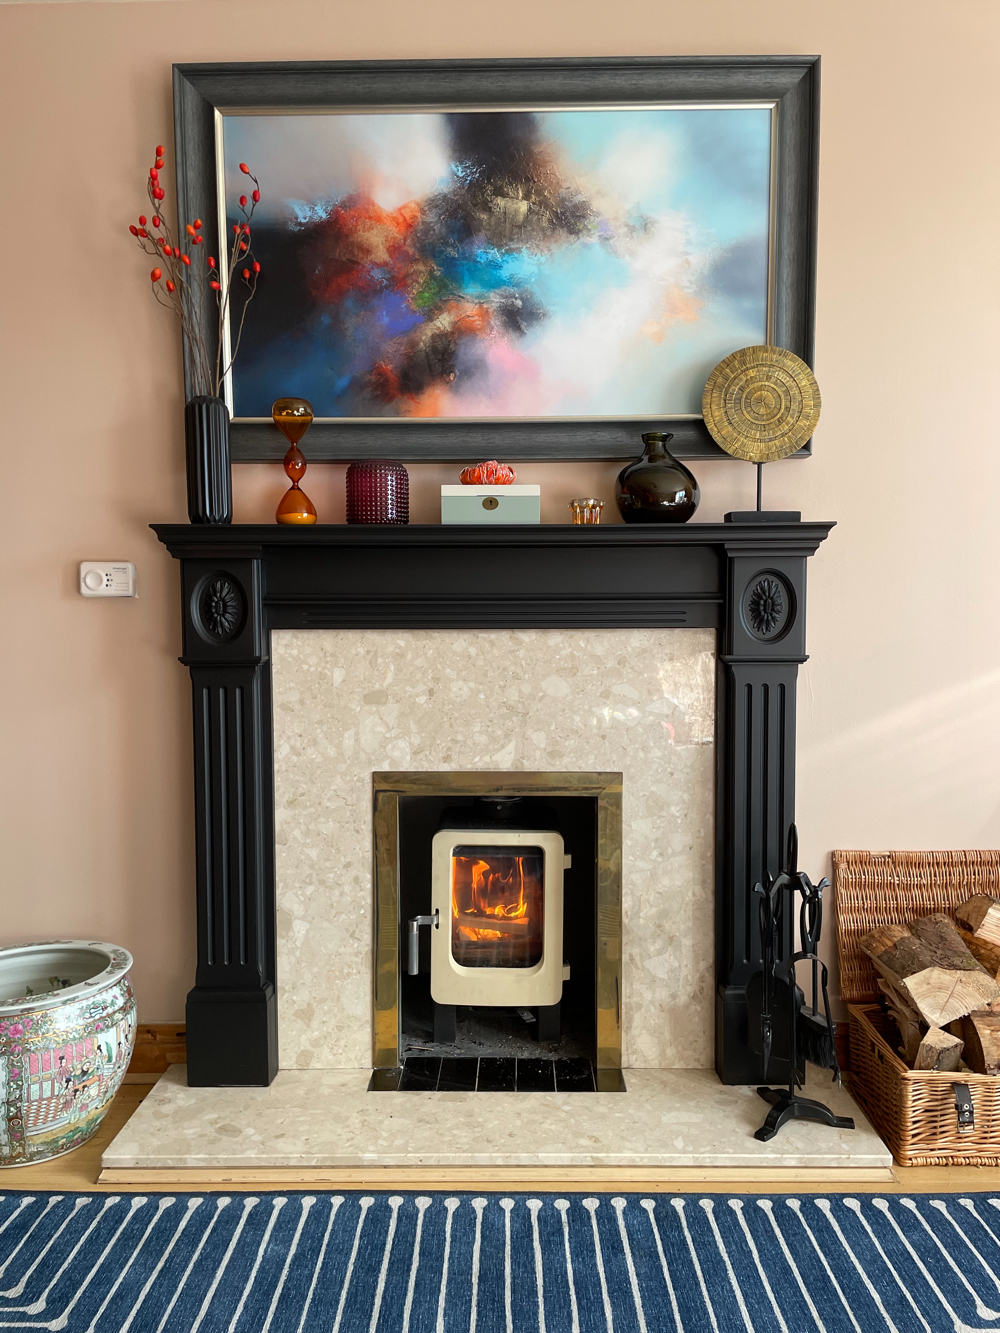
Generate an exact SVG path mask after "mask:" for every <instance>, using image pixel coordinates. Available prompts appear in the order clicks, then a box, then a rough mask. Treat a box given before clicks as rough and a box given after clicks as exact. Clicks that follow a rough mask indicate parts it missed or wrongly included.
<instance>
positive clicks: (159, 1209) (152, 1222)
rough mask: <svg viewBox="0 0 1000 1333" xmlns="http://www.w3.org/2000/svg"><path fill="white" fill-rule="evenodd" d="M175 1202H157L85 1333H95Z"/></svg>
mask: <svg viewBox="0 0 1000 1333" xmlns="http://www.w3.org/2000/svg"><path fill="white" fill-rule="evenodd" d="M176 1202H177V1200H176V1199H175V1198H173V1197H172V1196H170V1195H167V1197H166V1198H165V1199H158V1200H157V1203H156V1211H155V1212H154V1213H153V1216H152V1217H151V1218H150V1219H149V1221H148V1222H147V1224H146V1230H145V1231H144V1232H143V1233H142V1237H141V1238H140V1240H139V1244H138V1245H136V1246H135V1248H134V1249H133V1250H132V1253H131V1254H130V1255H129V1257H128V1261H127V1262H126V1264H125V1266H124V1267H123V1268H122V1270H121V1272H120V1273H119V1274H118V1276H117V1277H116V1278H115V1280H114V1282H112V1284H111V1288H110V1290H109V1291H108V1294H107V1295H106V1296H105V1298H104V1300H103V1301H101V1304H100V1306H99V1307H98V1309H97V1313H96V1314H95V1315H94V1317H93V1319H91V1321H90V1323H89V1324H88V1326H87V1333H97V1327H98V1321H99V1320H100V1318H101V1315H102V1314H103V1313H104V1311H105V1310H106V1309H107V1308H108V1306H109V1305H110V1304H111V1301H112V1299H113V1298H114V1294H115V1292H116V1291H117V1290H118V1288H119V1287H120V1286H121V1284H122V1283H123V1282H124V1281H125V1279H126V1278H127V1277H128V1275H129V1273H130V1272H131V1270H132V1265H133V1264H134V1263H135V1261H136V1259H138V1257H139V1255H140V1254H141V1253H142V1251H143V1247H144V1246H145V1244H146V1241H147V1240H149V1237H150V1235H151V1234H152V1231H153V1228H154V1227H155V1226H156V1224H157V1222H159V1220H160V1218H161V1217H162V1216H163V1214H164V1213H165V1212H166V1211H167V1209H168V1208H172V1207H173V1206H174V1204H175V1203H176Z"/></svg>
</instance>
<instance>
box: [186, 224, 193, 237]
mask: <svg viewBox="0 0 1000 1333" xmlns="http://www.w3.org/2000/svg"><path fill="white" fill-rule="evenodd" d="M184 230H185V231H186V232H187V234H188V235H189V236H193V235H194V227H192V226H191V223H190V222H189V223H188V224H187V226H186V227H185V228H184Z"/></svg>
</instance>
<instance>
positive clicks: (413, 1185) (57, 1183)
mask: <svg viewBox="0 0 1000 1333" xmlns="http://www.w3.org/2000/svg"><path fill="white" fill-rule="evenodd" d="M151 1088H152V1083H147V1082H141V1083H140V1082H134V1081H130V1082H128V1083H126V1084H125V1085H124V1086H123V1087H122V1088H121V1090H120V1091H119V1093H118V1096H117V1097H116V1098H115V1099H114V1101H113V1102H112V1104H111V1107H110V1108H109V1110H108V1114H107V1115H106V1116H105V1118H104V1121H103V1123H102V1124H101V1127H100V1129H99V1130H98V1132H97V1133H96V1134H95V1135H94V1137H93V1138H92V1139H91V1140H90V1142H89V1143H85V1144H84V1145H83V1147H82V1148H77V1149H76V1151H75V1152H71V1153H67V1154H66V1155H65V1156H64V1157H57V1158H54V1159H53V1160H52V1161H51V1162H39V1163H38V1164H37V1165H35V1166H19V1167H8V1168H7V1169H6V1170H2V1171H0V1189H4V1190H23V1191H25V1192H34V1191H66V1192H70V1191H79V1192H88V1193H113V1192H117V1193H125V1192H131V1193H137V1192H140V1191H142V1190H153V1191H162V1192H169V1191H170V1190H171V1189H173V1190H179V1189H185V1190H186V1189H190V1190H194V1191H197V1192H199V1193H208V1192H211V1191H219V1192H223V1191H229V1192H232V1193H235V1192H238V1191H243V1190H253V1189H258V1190H259V1189H261V1188H269V1189H290V1190H294V1189H318V1188H324V1189H377V1190H407V1189H420V1190H422V1191H425V1192H426V1191H434V1190H456V1189H462V1188H463V1187H464V1188H468V1189H474V1190H477V1191H482V1192H486V1193H490V1192H492V1191H507V1190H510V1191H516V1192H518V1193H525V1192H536V1191H537V1192H538V1193H542V1192H552V1191H561V1192H564V1193H565V1192H570V1191H574V1190H585V1191H591V1192H593V1193H608V1192H615V1191H628V1192H630V1193H636V1192H641V1193H650V1194H652V1193H671V1192H672V1193H684V1192H686V1191H696V1192H698V1193H712V1194H722V1193H746V1194H768V1193H780V1192H782V1191H787V1190H794V1191H796V1192H799V1193H823V1192H827V1193H829V1192H831V1191H834V1190H838V1189H849V1190H851V1191H852V1192H853V1193H866V1194H887V1193H896V1194H903V1193H933V1194H953V1193H965V1192H970V1191H976V1190H992V1191H995V1192H996V1193H1000V1167H900V1166H894V1167H893V1168H892V1172H891V1173H889V1174H888V1176H886V1175H883V1173H881V1172H877V1171H873V1170H871V1169H867V1168H862V1169H857V1168H855V1169H854V1170H853V1171H852V1170H844V1171H840V1170H833V1169H822V1168H812V1169H794V1168H787V1169H785V1170H783V1171H777V1170H770V1171H766V1170H760V1169H757V1168H746V1169H745V1170H744V1171H742V1172H740V1171H729V1172H725V1171H723V1170H720V1169H703V1168H698V1167H691V1168H688V1169H687V1171H680V1170H674V1171H666V1170H660V1171H655V1170H653V1169H651V1168H641V1167H631V1168H622V1169H611V1168H599V1167H594V1168H591V1170H590V1171H587V1172H584V1171H581V1170H579V1169H574V1168H565V1167H551V1168H548V1169H542V1168H523V1167H507V1168H506V1169H501V1168H493V1169H491V1168H483V1167H478V1168H468V1169H452V1170H444V1169H427V1168H419V1167H411V1168H408V1169H403V1168H393V1167H377V1168H372V1169H369V1170H362V1169H358V1168H343V1169H322V1168H311V1169H302V1168H294V1167H288V1168H254V1169H253V1170H240V1171H234V1170H225V1169H223V1168H220V1169H219V1170H217V1171H216V1170H212V1171H209V1170H206V1169H204V1168H190V1169H188V1170H180V1171H157V1170H147V1171H123V1170H115V1171H106V1172H104V1173H103V1174H102V1172H101V1155H102V1153H103V1152H104V1149H105V1148H106V1147H107V1145H108V1144H109V1143H110V1142H111V1140H112V1139H113V1138H114V1137H115V1135H116V1134H117V1133H118V1131H119V1130H120V1129H121V1128H122V1126H123V1125H124V1124H125V1123H126V1121H127V1120H128V1119H129V1117H130V1116H131V1115H132V1113H133V1112H134V1111H135V1109H136V1108H137V1107H138V1106H139V1105H140V1103H141V1102H142V1101H143V1099H144V1098H145V1097H146V1096H147V1095H148V1094H149V1092H150V1090H151Z"/></svg>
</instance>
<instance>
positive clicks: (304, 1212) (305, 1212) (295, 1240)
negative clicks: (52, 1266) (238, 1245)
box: [122, 1194, 316, 1333]
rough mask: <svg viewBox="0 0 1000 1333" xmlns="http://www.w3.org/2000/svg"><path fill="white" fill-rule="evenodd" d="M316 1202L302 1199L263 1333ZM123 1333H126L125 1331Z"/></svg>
mask: <svg viewBox="0 0 1000 1333" xmlns="http://www.w3.org/2000/svg"><path fill="white" fill-rule="evenodd" d="M315 1202H316V1196H315V1195H313V1194H305V1195H303V1197H302V1207H301V1209H300V1210H299V1220H298V1224H297V1225H296V1228H295V1235H294V1236H293V1237H292V1243H291V1245H290V1246H289V1247H288V1254H287V1256H286V1257H285V1262H284V1265H283V1266H282V1269H281V1276H280V1277H279V1278H278V1285H277V1286H276V1287H275V1289H274V1295H273V1296H272V1297H271V1304H270V1305H269V1306H268V1308H267V1318H266V1319H265V1320H264V1327H263V1328H262V1329H261V1333H269V1330H270V1327H271V1320H272V1319H273V1318H274V1312H275V1310H276V1309H277V1308H278V1301H279V1300H280V1299H281V1293H282V1291H283V1290H284V1287H285V1281H286V1279H287V1277H288V1270H289V1269H290V1268H291V1266H292V1260H293V1259H294V1258H295V1252H296V1250H297V1249H298V1248H299V1238H300V1237H301V1235H302V1228H303V1227H304V1226H305V1224H306V1219H307V1218H308V1216H309V1209H310V1208H311V1207H312V1206H313V1204H314V1203H315ZM122 1333H124V1330H123V1331H122Z"/></svg>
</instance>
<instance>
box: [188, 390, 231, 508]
mask: <svg viewBox="0 0 1000 1333" xmlns="http://www.w3.org/2000/svg"><path fill="white" fill-rule="evenodd" d="M184 448H185V452H186V454H187V492H188V518H189V519H190V520H191V522H192V523H215V524H222V523H232V521H233V477H232V472H231V470H230V466H229V409H228V407H226V405H225V403H224V402H223V401H222V399H221V398H209V397H204V396H202V397H198V398H192V399H191V401H190V402H189V403H188V404H187V406H186V407H185V408H184Z"/></svg>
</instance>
